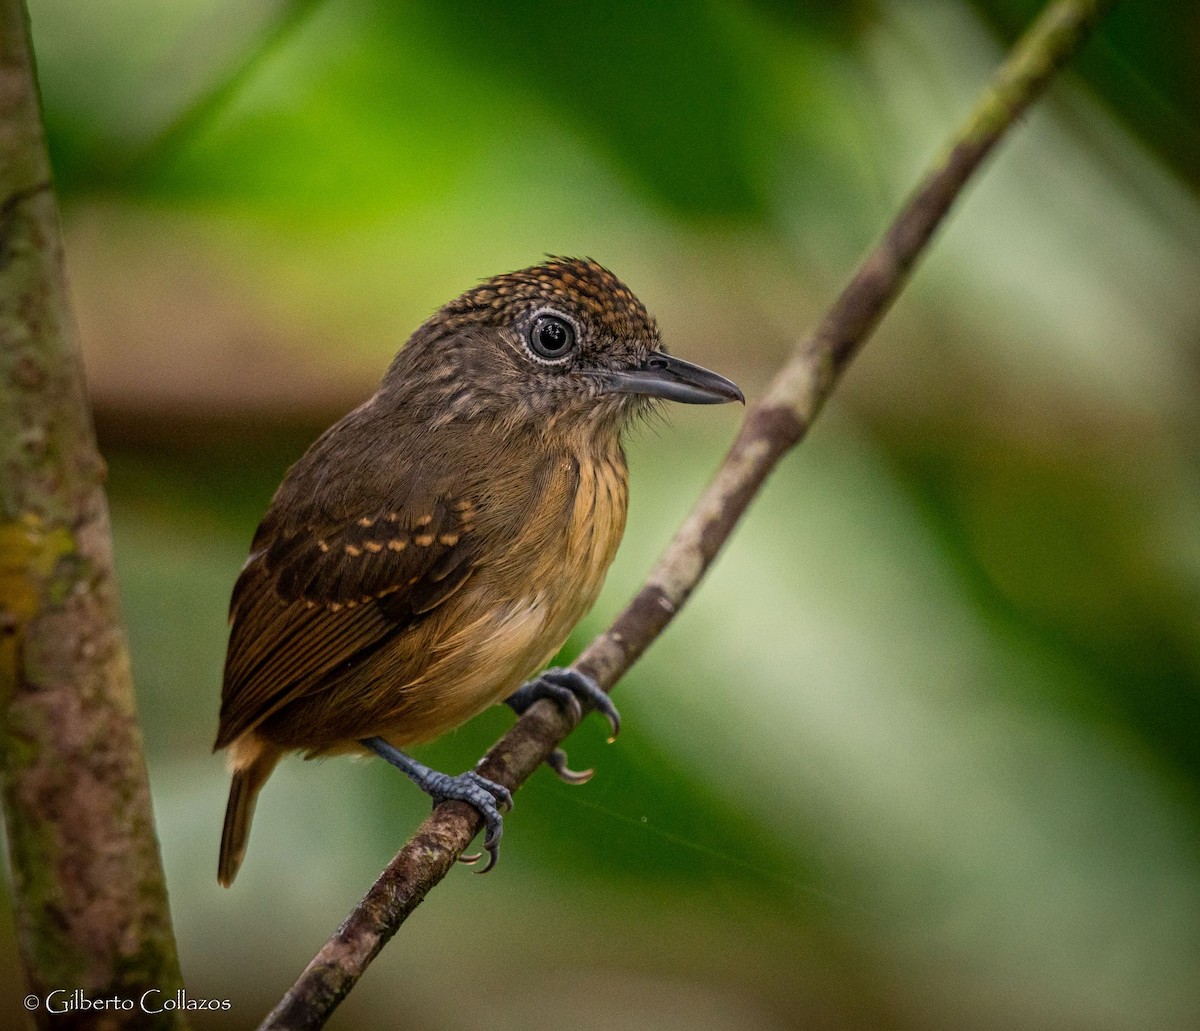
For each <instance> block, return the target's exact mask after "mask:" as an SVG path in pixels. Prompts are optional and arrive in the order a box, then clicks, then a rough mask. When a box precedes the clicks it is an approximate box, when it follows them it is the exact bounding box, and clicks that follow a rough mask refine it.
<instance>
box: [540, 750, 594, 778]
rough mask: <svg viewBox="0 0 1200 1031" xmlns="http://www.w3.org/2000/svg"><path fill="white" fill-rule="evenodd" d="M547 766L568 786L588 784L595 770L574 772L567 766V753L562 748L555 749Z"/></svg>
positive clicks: (547, 761)
mask: <svg viewBox="0 0 1200 1031" xmlns="http://www.w3.org/2000/svg"><path fill="white" fill-rule="evenodd" d="M546 765H547V766H549V767H550V769H552V770H553V771H554V772H555V773H557V774H558V778H559V780H562V781H565V782H566V783H568V784H586V783H587V782H588V781H589V780H591V779H592V776H593V775H594V774H595V772H596V771H595V770H572V769H570V768H569V767H568V766H567V753H566V752H564V751H563V750H562V749H561V748H556V749H554V751H553V752H551V753H550V757H549V758H548V759H547V760H546Z"/></svg>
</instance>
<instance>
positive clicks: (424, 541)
mask: <svg viewBox="0 0 1200 1031" xmlns="http://www.w3.org/2000/svg"><path fill="white" fill-rule="evenodd" d="M432 543H433V534H431V533H422V534H418V535H417V536H416V537H414V538H413V544H418V545H420V546H421V547H422V548H428V547H429V545H431V544H432Z"/></svg>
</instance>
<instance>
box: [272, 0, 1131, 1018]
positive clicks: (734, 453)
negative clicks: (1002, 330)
mask: <svg viewBox="0 0 1200 1031" xmlns="http://www.w3.org/2000/svg"><path fill="white" fill-rule="evenodd" d="M1111 6H1112V2H1111V0H1056V2H1053V3H1051V4H1049V5H1048V6H1047V7H1046V9H1045V10H1044V11H1043V13H1042V14H1041V16H1040V17H1039V18H1038V19H1037V21H1036V22H1034V24H1033V25H1032V26H1031V27H1030V28H1029V30H1028V31H1027V32H1026V33H1025V35H1024V36H1023V37H1022V38H1021V39H1020V40H1019V41H1018V43H1017V44H1016V46H1015V47H1014V49H1013V50H1012V52H1011V53H1010V55H1009V57H1008V59H1007V60H1006V61H1005V62H1004V64H1003V65H1002V66H1001V67H1000V69H999V70H998V71H997V73H996V75H995V77H994V79H993V81H992V82H991V84H990V85H989V87H988V89H987V90H986V91H985V92H984V94H983V96H982V97H981V98H980V100H979V102H978V103H977V104H976V106H975V108H974V110H973V111H972V112H971V113H970V115H969V116H968V117H967V119H966V121H965V122H964V123H963V125H962V126H961V127H960V128H959V130H958V132H957V133H956V134H955V135H954V136H953V137H951V139H950V141H949V143H948V145H947V147H946V149H945V151H944V153H943V154H942V155H941V156H940V157H939V158H938V159H937V160H936V161H934V163H933V164H932V166H931V167H930V169H929V170H928V171H927V173H926V174H925V177H924V179H923V180H922V182H921V184H920V185H919V186H918V188H917V190H916V191H915V192H914V193H913V194H912V196H911V197H910V198H909V200H908V201H907V203H906V204H905V205H904V207H903V208H902V210H901V211H900V213H899V214H898V215H897V216H896V218H895V220H894V221H893V222H892V224H891V226H890V227H889V228H888V230H887V232H886V233H885V234H884V235H883V237H882V239H881V240H880V241H879V242H878V243H877V244H876V245H875V247H874V248H873V249H872V250H871V251H870V253H868V255H867V256H866V258H865V259H864V260H863V262H862V264H861V265H860V266H859V267H858V270H857V271H856V272H855V274H854V276H853V278H852V279H851V280H850V282H849V284H848V285H847V286H846V288H845V289H844V290H843V291H842V293H841V295H840V296H839V297H838V298H837V300H836V301H835V302H834V303H833V305H832V306H831V307H830V308H829V309H828V311H827V312H826V313H825V315H824V316H823V317H822V319H821V321H820V322H819V323H818V325H817V327H816V329H815V330H814V331H813V332H812V333H811V334H809V335H808V336H806V337H805V338H803V339H802V340H801V341H800V342H799V344H798V345H797V346H796V348H795V350H794V351H793V353H792V355H791V357H790V358H789V359H788V361H787V362H786V363H785V364H784V365H783V367H782V368H781V369H780V371H779V372H778V374H777V375H776V376H775V378H774V379H773V380H772V382H771V384H770V386H769V387H768V388H767V391H766V393H765V394H764V395H763V397H762V398H761V399H760V400H759V401H758V402H757V403H756V404H755V405H754V406H753V407H752V408H751V409H750V411H749V412H748V413H747V415H746V419H745V421H744V423H743V425H742V427H741V430H740V431H739V433H738V436H737V438H736V439H735V441H734V443H733V445H732V447H731V449H730V451H729V454H728V455H727V456H726V458H725V460H724V462H723V463H722V464H721V466H720V468H719V469H718V470H717V474H716V476H715V478H714V479H713V481H712V482H711V483H710V484H709V486H708V487H707V489H706V490H705V491H704V493H703V494H702V495H701V497H700V499H699V500H698V501H697V503H696V505H695V507H694V508H693V509H692V511H691V513H690V514H689V515H688V517H687V519H686V520H685V522H684V524H683V526H682V527H681V528H680V529H679V531H678V533H676V535H675V537H674V538H673V539H672V541H671V543H670V544H669V545H668V547H667V550H666V551H665V552H664V553H663V555H662V557H661V558H660V559H659V561H658V563H657V565H656V566H655V567H654V569H653V570H652V571H651V573H650V576H649V578H648V579H647V580H646V583H645V585H644V586H643V587H642V589H641V590H640V591H639V592H638V594H637V595H636V596H635V597H634V598H633V600H632V601H631V602H630V603H629V605H628V606H627V607H626V608H625V610H624V611H623V612H621V614H620V615H619V616H618V617H617V619H616V621H615V622H614V623H613V624H612V626H611V627H609V629H608V630H606V631H605V632H604V633H603V634H601V635H600V636H599V637H597V638H596V639H595V640H594V641H593V642H592V643H591V644H590V645H589V646H588V647H587V649H586V650H585V651H584V652H583V654H582V655H580V656H579V658H578V659H577V660H576V662H575V667H576V668H577V669H579V670H581V671H582V672H584V673H587V674H588V675H589V676H592V677H594V678H595V679H596V680H597V681H598V682H599V683H600V684H601V686H603V687H604V688H605V689H606V690H611V688H612V686H613V685H614V684H615V683H616V682H617V680H619V679H620V677H621V676H622V675H624V673H625V672H626V671H627V670H628V669H629V668H630V666H632V665H633V663H634V662H636V661H637V659H638V657H639V656H640V655H641V654H642V653H643V652H644V651H645V650H646V648H647V647H648V646H649V645H650V644H651V643H652V642H653V641H654V640H655V638H657V637H658V635H659V634H660V633H662V631H663V630H664V629H665V628H666V626H667V624H668V623H669V622H670V621H671V620H672V619H673V618H674V616H675V614H676V613H677V612H678V611H679V608H680V606H682V605H683V604H684V602H686V601H687V599H688V597H689V596H690V595H691V593H692V591H693V590H695V588H696V585H697V584H698V583H699V581H700V579H701V577H702V576H703V575H704V573H705V571H706V570H707V569H708V567H709V565H710V564H711V563H712V561H713V559H714V558H715V557H716V554H717V552H718V551H719V550H720V548H721V546H722V545H723V544H724V543H725V541H726V540H727V539H728V537H729V535H730V533H731V532H732V530H733V528H734V526H735V525H736V523H737V521H738V520H739V519H740V518H741V516H742V514H743V513H744V512H745V510H746V507H747V506H748V505H749V503H750V500H751V499H752V498H753V497H754V495H755V494H756V493H757V492H758V490H759V488H760V487H761V486H762V484H763V481H764V480H765V479H766V477H767V475H768V474H769V473H770V471H771V470H772V469H773V468H774V467H775V465H776V464H777V463H778V462H779V459H780V458H781V457H782V456H783V455H784V454H785V453H786V452H787V451H788V450H790V449H791V448H792V447H793V446H795V445H796V444H797V443H798V442H799V441H800V440H801V439H802V438H803V437H804V435H805V434H806V433H807V431H808V428H809V426H810V425H811V424H812V421H813V419H815V418H816V416H817V414H818V413H819V411H820V409H821V407H822V405H823V404H824V402H825V400H826V399H827V398H828V397H829V394H830V393H831V392H832V390H833V388H834V386H835V385H836V383H837V381H838V379H839V378H840V376H841V374H842V372H843V371H844V370H845V368H846V366H847V365H848V364H849V362H850V360H851V359H852V358H853V357H854V356H855V354H857V353H858V351H859V349H860V348H861V347H862V345H863V343H864V342H865V341H866V339H867V337H868V336H869V335H870V333H871V331H872V330H873V329H874V328H875V326H876V324H877V323H878V322H879V320H880V319H881V318H882V317H883V315H884V314H885V312H886V311H887V310H888V308H889V307H890V306H891V304H892V302H893V301H894V300H895V299H896V297H897V296H899V294H900V292H901V290H902V289H903V288H904V285H905V284H906V282H907V281H908V277H909V275H910V273H911V272H912V269H913V267H914V265H915V263H916V261H917V259H918V258H919V257H920V255H921V254H922V252H923V251H924V249H925V247H926V245H927V244H928V243H929V240H930V238H931V237H932V236H933V233H934V231H935V230H936V229H937V227H938V225H939V224H940V223H941V221H942V219H943V217H944V216H945V215H946V212H947V211H948V210H949V208H950V206H951V204H952V203H953V202H954V200H955V199H956V198H957V197H958V195H959V194H960V193H961V192H962V189H963V187H964V186H965V184H966V183H967V181H968V179H969V178H970V177H971V175H972V174H973V173H974V172H975V171H976V169H977V168H978V167H979V165H980V163H981V162H982V161H983V159H984V158H985V157H986V156H987V154H988V153H989V152H990V151H991V149H992V147H994V146H995V144H996V143H997V142H998V141H999V140H1000V138H1001V137H1002V136H1003V135H1004V133H1005V132H1006V131H1007V130H1008V129H1009V127H1010V126H1012V124H1013V123H1014V122H1015V121H1016V120H1017V118H1018V117H1019V116H1020V115H1021V114H1022V112H1024V111H1025V110H1026V108H1028V107H1029V105H1030V104H1031V103H1033V101H1034V100H1035V99H1036V98H1037V97H1038V96H1039V95H1040V94H1041V93H1042V91H1043V90H1044V89H1045V87H1046V85H1047V83H1049V81H1050V80H1051V79H1052V78H1053V76H1054V74H1055V73H1056V72H1057V71H1058V70H1059V69H1060V68H1061V67H1062V66H1063V65H1064V64H1065V63H1066V62H1067V61H1068V60H1070V58H1071V57H1072V56H1073V55H1074V54H1075V53H1076V52H1077V51H1078V50H1079V48H1080V47H1081V46H1082V45H1083V43H1084V41H1085V40H1086V39H1087V37H1088V35H1089V33H1090V30H1091V28H1092V27H1093V26H1094V25H1095V23H1096V22H1097V21H1098V20H1099V18H1100V17H1101V16H1102V14H1103V13H1104V12H1105V11H1106V10H1107V9H1108V8H1109V7H1111ZM571 729H572V727H571V725H570V724H569V722H568V721H567V719H566V718H565V717H564V716H563V715H562V714H561V713H560V712H559V711H558V710H557V709H556V708H555V707H554V706H552V705H551V704H550V703H548V702H539V703H538V704H537V705H535V706H533V707H532V708H531V709H529V711H528V712H527V713H526V714H525V715H524V716H523V717H522V718H521V719H520V720H519V721H518V722H517V723H516V724H515V725H514V727H513V728H512V730H510V731H509V732H508V733H507V734H506V735H505V736H504V737H503V738H501V740H500V741H499V742H497V744H496V745H495V746H494V747H493V748H492V749H491V751H489V752H488V754H487V755H486V756H485V757H484V758H483V760H482V761H481V762H480V764H479V766H478V767H477V768H478V770H479V771H480V772H481V773H482V774H483V775H484V776H485V777H488V778H490V779H492V780H495V781H498V782H499V783H501V784H504V785H505V786H506V787H508V788H510V789H515V788H516V787H518V786H519V785H520V784H521V783H522V782H523V781H525V780H526V779H527V778H528V777H529V776H530V775H531V774H532V773H533V772H534V770H536V769H537V768H538V766H539V765H540V764H541V763H542V762H543V761H544V760H545V759H546V758H547V757H548V756H549V755H550V753H551V752H552V751H553V750H554V749H555V748H556V747H557V746H558V745H559V744H560V743H561V742H562V740H563V739H564V738H565V736H566V735H567V734H568V733H569V732H570V730H571ZM479 829H480V819H479V816H478V814H477V813H476V812H475V810H474V809H472V808H471V807H470V806H467V805H465V804H464V803H461V802H446V803H443V804H442V805H440V806H438V808H437V809H436V810H435V811H434V812H433V814H432V815H431V816H430V817H429V818H428V819H427V820H426V821H425V822H424V823H423V824H422V825H421V827H420V828H419V829H418V830H417V833H416V834H415V835H414V836H413V838H412V839H411V840H410V841H409V842H408V844H407V845H406V846H405V847H404V848H403V849H402V850H401V851H400V852H399V853H398V854H397V855H396V857H395V858H394V859H393V860H392V862H391V863H390V864H389V865H388V867H387V869H386V870H384V872H383V873H382V874H381V875H380V877H379V879H378V880H377V881H376V882H375V884H374V886H373V887H372V888H371V890H370V891H369V892H368V893H367V895H366V896H365V897H364V898H363V900H362V902H360V903H359V905H358V906H357V907H356V908H355V909H354V911H353V912H352V913H351V914H350V915H349V917H347V919H346V921H345V923H343V924H342V926H341V927H340V928H339V929H338V931H337V932H336V933H335V934H334V935H333V937H332V938H330V939H329V941H328V942H327V943H326V944H325V946H324V947H323V948H322V949H321V951H320V952H319V953H318V954H317V955H316V957H315V958H314V959H313V960H312V962H311V963H309V965H308V967H307V968H306V969H305V970H304V972H303V973H302V974H301V975H300V978H299V979H298V980H297V981H296V983H295V985H293V986H292V988H291V989H290V990H289V991H288V993H287V995H285V996H284V998H283V1000H282V1001H281V1002H280V1003H279V1005H278V1006H277V1007H276V1008H275V1010H274V1011H273V1012H272V1013H271V1014H270V1015H268V1017H267V1018H266V1020H265V1022H264V1023H263V1025H262V1027H263V1028H291V1029H299V1028H318V1027H321V1026H323V1025H324V1023H325V1021H326V1020H327V1019H328V1018H329V1015H330V1014H331V1013H332V1011H333V1009H334V1008H335V1007H336V1006H337V1005H338V1003H339V1002H340V1001H341V1000H342V999H343V998H345V996H346V994H347V993H348V992H349V991H350V989H351V988H353V987H354V985H355V983H356V982H357V981H358V978H359V977H360V976H361V975H362V973H363V971H364V970H365V969H366V967H367V965H368V964H369V963H370V962H371V960H372V959H374V958H375V956H376V955H377V954H378V953H379V950H380V949H381V948H383V946H384V945H385V944H386V943H387V942H388V940H389V939H390V938H391V937H392V935H394V934H395V933H396V931H397V930H398V929H399V927H400V925H401V924H402V923H403V922H404V920H405V919H406V918H407V917H408V915H409V914H410V913H411V912H412V911H413V910H414V909H415V908H416V907H417V906H418V905H419V904H420V903H421V901H422V900H423V899H424V898H425V896H426V895H427V894H428V893H429V891H430V890H431V889H432V888H433V886H434V885H435V884H437V882H438V881H440V880H441V879H442V878H443V877H444V876H445V875H446V874H447V872H448V871H449V870H450V869H451V867H452V866H453V865H454V862H455V860H456V859H457V858H458V857H459V856H460V855H461V854H462V852H463V851H464V850H465V849H466V847H467V845H468V844H469V843H470V841H471V838H472V837H474V835H475V834H476V833H477V832H478V831H479Z"/></svg>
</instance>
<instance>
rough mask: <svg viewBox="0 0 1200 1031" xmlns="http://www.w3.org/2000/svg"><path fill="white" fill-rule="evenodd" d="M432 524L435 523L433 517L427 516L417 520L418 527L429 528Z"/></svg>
mask: <svg viewBox="0 0 1200 1031" xmlns="http://www.w3.org/2000/svg"><path fill="white" fill-rule="evenodd" d="M432 522H433V516H431V515H428V514H426V515H423V516H421V518H420V519H418V520H417V522H416V525H417V526H428V525H429V524H430V523H432Z"/></svg>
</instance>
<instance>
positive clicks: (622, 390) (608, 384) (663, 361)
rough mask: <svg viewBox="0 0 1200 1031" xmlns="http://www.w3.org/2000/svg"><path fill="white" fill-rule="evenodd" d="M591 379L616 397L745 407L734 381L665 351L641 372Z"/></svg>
mask: <svg viewBox="0 0 1200 1031" xmlns="http://www.w3.org/2000/svg"><path fill="white" fill-rule="evenodd" d="M592 375H593V376H594V377H595V378H596V379H597V380H599V381H600V385H601V388H602V389H603V390H605V391H607V392H611V393H614V394H644V395H646V396H647V397H665V398H666V399H667V400H668V401H682V402H683V403H684V404H687V405H722V404H725V402H727V401H740V402H741V403H742V404H745V403H746V398H745V395H744V394H743V393H742V392H741V391H740V390H739V389H738V386H737V384H736V383H734V382H733V381H732V380H727V379H726V378H725V377H724V376H718V375H717V374H716V373H715V372H709V370H708V369H705V368H703V367H702V366H699V365H693V364H692V363H691V362H685V361H684V360H683V359H682V358H676V357H674V356H673V355H669V354H667V353H666V352H664V351H654V352H653V353H652V354H651V355H650V357H649V358H647V359H646V363H645V364H644V365H643V366H642V367H641V368H638V369H619V370H611V371H609V370H605V371H603V372H599V371H598V372H594V373H592Z"/></svg>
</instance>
